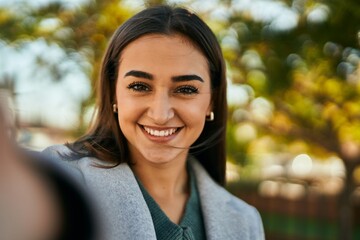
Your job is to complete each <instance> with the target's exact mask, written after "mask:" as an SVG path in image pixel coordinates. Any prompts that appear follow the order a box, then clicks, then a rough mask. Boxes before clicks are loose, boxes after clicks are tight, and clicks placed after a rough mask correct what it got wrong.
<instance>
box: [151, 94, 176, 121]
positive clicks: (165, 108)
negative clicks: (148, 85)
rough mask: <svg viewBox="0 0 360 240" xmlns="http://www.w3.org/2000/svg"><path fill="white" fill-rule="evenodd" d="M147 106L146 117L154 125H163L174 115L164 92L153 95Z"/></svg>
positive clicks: (169, 100) (168, 98)
mask: <svg viewBox="0 0 360 240" xmlns="http://www.w3.org/2000/svg"><path fill="white" fill-rule="evenodd" d="M148 104H149V106H148V111H147V115H148V117H149V118H151V119H152V120H153V121H154V123H155V124H158V125H164V124H165V123H166V122H167V121H169V120H170V119H171V118H173V117H174V115H175V114H174V109H173V106H172V103H171V99H170V97H169V94H168V93H167V92H166V91H159V92H157V93H155V94H154V96H153V98H152V100H151V101H149V103H148Z"/></svg>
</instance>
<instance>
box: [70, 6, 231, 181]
mask: <svg viewBox="0 0 360 240" xmlns="http://www.w3.org/2000/svg"><path fill="white" fill-rule="evenodd" d="M147 34H164V35H173V34H181V35H183V36H185V37H187V38H188V39H189V40H190V41H191V42H192V43H193V44H194V45H195V46H197V47H198V48H199V49H200V50H201V51H202V53H203V54H204V56H205V57H206V58H207V61H208V63H209V69H210V77H211V87H212V106H213V112H214V115H215V119H214V120H213V121H207V122H206V123H205V127H204V129H203V131H202V133H201V135H200V137H199V138H198V139H197V140H196V141H195V143H194V144H193V145H192V146H191V147H190V154H192V155H194V156H195V157H196V158H197V159H198V160H199V161H200V163H201V164H202V165H203V166H204V168H205V169H206V170H207V171H208V173H209V174H210V176H211V177H212V178H213V179H214V180H215V181H216V182H218V183H219V184H221V185H224V183H225V163H226V159H225V158H226V156H225V134H226V118H227V103H226V75H225V63H224V59H223V55H222V52H221V48H220V46H219V43H218V42H217V39H216V37H215V35H214V33H213V32H212V31H211V30H210V28H209V27H208V26H207V25H206V24H205V23H204V22H203V21H202V20H201V19H200V18H199V17H198V16H197V15H195V14H194V13H192V12H190V11H188V10H186V9H184V8H180V7H170V6H167V5H161V6H157V7H151V8H147V9H145V10H143V11H141V12H139V13H138V14H136V15H134V16H133V17H131V18H130V19H129V20H127V21H126V22H125V23H124V24H123V25H121V26H120V27H119V28H118V29H117V30H116V32H115V33H114V35H113V36H112V39H111V41H110V43H109V46H108V48H107V51H106V53H105V55H104V58H103V62H102V68H101V75H100V80H99V86H98V99H97V100H98V102H97V113H96V116H95V119H94V120H95V122H94V124H93V125H92V127H91V128H90V130H89V132H88V133H87V134H86V135H84V136H83V137H81V138H80V139H78V140H77V141H75V142H74V143H72V144H68V146H69V147H70V148H71V149H72V150H73V151H74V152H75V155H76V157H79V156H94V157H97V158H99V159H101V160H102V161H105V162H110V163H114V164H115V166H116V165H118V164H120V163H124V162H127V163H130V160H129V158H128V155H129V154H128V147H127V140H126V138H125V137H124V135H123V133H122V132H121V130H120V127H119V124H118V120H117V116H116V115H115V114H114V113H113V108H112V105H113V103H115V89H116V88H115V85H116V79H117V73H118V67H119V66H118V64H119V59H120V55H121V53H122V51H123V50H124V48H125V47H126V46H127V45H128V44H129V43H130V42H132V41H134V40H136V39H138V38H139V37H141V36H144V35H147ZM170 51H171V50H170Z"/></svg>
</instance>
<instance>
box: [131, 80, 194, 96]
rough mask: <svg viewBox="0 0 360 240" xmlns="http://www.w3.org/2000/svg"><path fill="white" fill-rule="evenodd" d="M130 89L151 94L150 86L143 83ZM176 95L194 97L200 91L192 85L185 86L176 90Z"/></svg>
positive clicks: (135, 84)
mask: <svg viewBox="0 0 360 240" xmlns="http://www.w3.org/2000/svg"><path fill="white" fill-rule="evenodd" d="M127 88H128V89H130V90H132V91H134V92H149V91H151V88H150V86H149V85H148V84H146V83H143V82H133V83H130V84H129V85H128V86H127ZM174 93H179V94H183V95H193V94H198V93H199V89H198V88H197V87H194V86H191V85H183V86H180V87H178V88H176V89H175V91H174Z"/></svg>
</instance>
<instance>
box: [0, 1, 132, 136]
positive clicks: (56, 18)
mask: <svg viewBox="0 0 360 240" xmlns="http://www.w3.org/2000/svg"><path fill="white" fill-rule="evenodd" d="M17 4H18V5H16V6H15V7H13V8H1V9H0V16H1V17H0V29H1V32H0V40H1V41H3V42H5V43H6V44H8V45H10V46H13V47H15V48H21V47H23V46H25V45H26V43H28V42H31V41H36V40H38V39H43V40H45V41H46V42H47V43H48V44H49V45H51V44H55V45H57V46H59V47H60V48H61V49H62V50H63V51H64V52H65V53H66V57H65V58H66V59H64V60H65V61H66V60H68V59H72V60H74V62H76V63H77V64H78V65H79V66H80V67H81V69H83V71H84V72H85V73H86V74H87V76H88V78H89V81H90V85H91V87H92V89H94V88H95V86H96V81H97V78H98V75H99V70H100V69H99V68H100V65H101V59H102V55H103V53H104V51H105V48H106V46H107V42H108V41H109V39H110V37H111V35H112V34H113V32H114V31H115V29H116V28H117V27H118V26H119V25H121V23H122V22H124V21H125V20H126V19H128V18H129V17H130V16H131V15H132V14H133V13H134V11H135V9H130V8H129V7H126V6H124V5H123V4H122V1H114V0H101V1H100V0H94V1H87V2H85V3H83V4H81V5H78V6H75V7H74V6H71V7H70V6H68V4H67V3H66V2H65V1H59V2H50V3H47V4H44V5H40V6H33V5H30V4H27V3H26V2H23V3H17ZM50 22H51V24H49V23H50ZM44 57H46V56H45V55H41V56H37V58H38V61H37V62H38V63H39V65H40V66H42V67H45V68H48V69H51V75H52V76H50V77H52V78H53V79H54V80H55V81H61V80H62V77H63V76H64V75H65V73H64V72H63V70H61V69H59V68H58V66H57V65H56V64H54V63H50V62H48V61H47V60H46V58H44ZM94 101H95V92H94V91H93V92H92V93H91V95H90V96H89V98H88V99H85V100H84V101H83V102H82V103H81V112H80V115H79V127H78V128H77V129H76V133H74V134H76V135H79V134H82V133H83V132H84V131H85V129H86V128H87V124H86V123H85V122H84V119H83V117H84V113H85V112H86V110H87V108H89V107H92V106H93V104H94Z"/></svg>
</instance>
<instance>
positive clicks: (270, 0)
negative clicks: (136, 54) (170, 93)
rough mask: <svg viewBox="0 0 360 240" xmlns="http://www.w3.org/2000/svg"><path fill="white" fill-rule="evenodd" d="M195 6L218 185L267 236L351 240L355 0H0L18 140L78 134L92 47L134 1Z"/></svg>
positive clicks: (358, 72) (356, 204)
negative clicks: (223, 126) (220, 165)
mask: <svg viewBox="0 0 360 240" xmlns="http://www.w3.org/2000/svg"><path fill="white" fill-rule="evenodd" d="M159 3H171V4H178V5H181V6H186V7H187V8H189V9H191V10H193V11H194V12H196V13H197V14H199V15H200V16H201V17H202V18H203V19H204V20H205V21H206V22H207V23H208V24H209V26H210V27H211V28H212V30H213V31H214V32H215V34H216V36H217V38H218V41H219V42H220V44H221V47H222V50H223V53H224V56H225V59H226V64H227V77H228V104H229V109H228V126H227V162H228V164H227V188H228V189H229V190H230V191H231V192H232V193H233V194H235V195H237V196H239V197H240V198H241V199H243V200H245V201H246V202H248V203H250V204H252V205H254V206H255V207H256V208H257V209H258V210H259V212H260V214H261V217H262V220H263V224H264V228H265V234H266V239H277V240H278V239H306V240H312V239H314V240H315V239H323V240H327V239H329V240H330V239H344V240H350V239H360V4H359V2H358V0H346V1H344V0H324V1H318V0H253V1H251V0H209V1H200V0H182V1H180V0H179V1H175V0H174V1H161V0H148V1H145V0H144V1H125V0H122V1H121V0H118V1H115V0H78V1H66V0H58V1H53V0H42V1H14V2H11V1H0V29H1V31H0V90H1V92H2V94H6V96H9V102H10V103H11V104H12V105H13V108H14V109H15V114H16V116H17V125H18V127H19V134H18V139H19V142H20V143H21V144H22V145H24V146H26V147H29V148H33V149H37V150H41V149H43V148H45V147H46V146H48V145H51V144H56V143H64V142H66V141H71V140H72V139H75V138H76V137H78V136H81V135H82V134H83V133H84V131H85V129H87V127H88V125H89V124H90V119H91V116H92V115H93V113H94V108H93V107H94V101H95V86H96V81H97V79H98V76H99V67H100V62H101V60H102V54H103V52H104V50H105V48H106V46H107V43H108V41H109V39H110V37H111V35H112V33H113V31H114V30H115V29H116V28H117V26H118V25H120V24H121V23H122V22H124V21H125V20H126V19H128V18H129V17H130V16H132V15H133V14H134V13H135V12H137V11H139V10H140V9H142V8H143V6H145V5H156V4H159Z"/></svg>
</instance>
